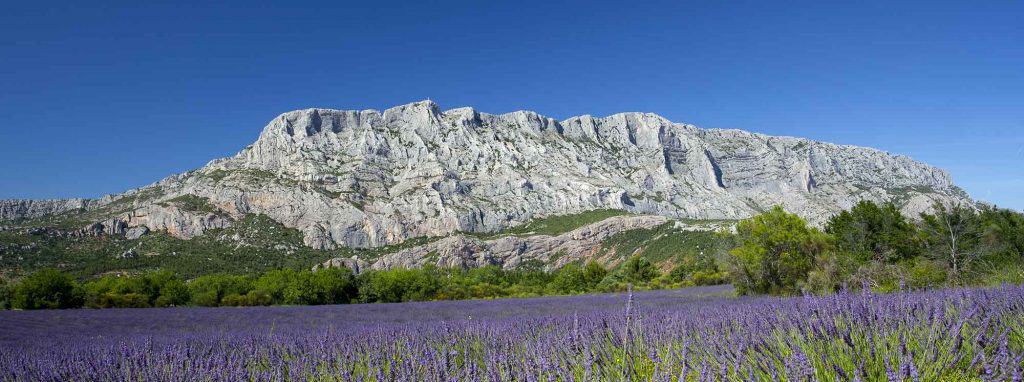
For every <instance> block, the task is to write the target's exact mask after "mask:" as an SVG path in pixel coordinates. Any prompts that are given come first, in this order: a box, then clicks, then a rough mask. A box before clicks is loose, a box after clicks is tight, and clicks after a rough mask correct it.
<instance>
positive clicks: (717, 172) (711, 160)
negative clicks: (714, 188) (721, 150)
mask: <svg viewBox="0 0 1024 382" xmlns="http://www.w3.org/2000/svg"><path fill="white" fill-rule="evenodd" d="M704 156H706V157H707V158H708V163H710V164H711V171H712V172H714V174H715V184H717V185H718V187H720V188H725V184H724V183H722V168H721V167H718V162H717V161H715V157H713V156H711V151H708V150H704Z"/></svg>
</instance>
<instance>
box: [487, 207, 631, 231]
mask: <svg viewBox="0 0 1024 382" xmlns="http://www.w3.org/2000/svg"><path fill="white" fill-rule="evenodd" d="M625 214H626V211H623V210H592V211H586V212H581V213H578V214H572V215H556V216H549V217H546V218H541V219H535V220H533V221H531V222H529V223H527V224H524V225H520V226H516V227H512V228H510V229H508V230H506V231H504V232H502V234H511V235H523V234H539V235H551V236H554V235H560V234H563V233H566V232H569V231H572V230H574V229H577V228H580V227H583V226H585V225H588V224H593V223H597V222H599V221H602V220H605V219H608V218H610V217H614V216H619V215H625Z"/></svg>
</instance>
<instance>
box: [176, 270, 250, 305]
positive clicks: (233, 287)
mask: <svg viewBox="0 0 1024 382" xmlns="http://www.w3.org/2000/svg"><path fill="white" fill-rule="evenodd" d="M188 289H189V293H190V294H191V295H192V303H193V304H195V305H199V306H220V305H221V303H222V302H223V301H222V300H223V299H224V298H225V297H227V296H233V295H234V296H242V295H246V294H248V293H249V291H251V290H252V289H253V288H252V279H250V278H249V277H246V276H233V275H225V274H217V275H208V276H200V277H198V278H196V279H195V280H192V282H190V283H189V284H188ZM237 299H238V297H231V298H230V299H229V302H232V303H234V302H237Z"/></svg>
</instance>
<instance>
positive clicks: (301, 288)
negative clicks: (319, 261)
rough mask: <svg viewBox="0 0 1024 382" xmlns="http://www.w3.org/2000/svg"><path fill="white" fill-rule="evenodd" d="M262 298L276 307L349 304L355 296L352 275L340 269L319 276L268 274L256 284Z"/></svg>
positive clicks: (323, 271)
mask: <svg viewBox="0 0 1024 382" xmlns="http://www.w3.org/2000/svg"><path fill="white" fill-rule="evenodd" d="M253 289H254V291H255V293H256V295H258V296H265V297H266V298H267V299H268V302H267V303H268V304H274V305H322V304H345V303H348V302H349V301H350V300H351V298H352V296H353V295H354V294H355V290H356V285H355V278H354V277H353V275H352V271H350V270H348V269H347V268H345V269H339V268H326V269H320V270H317V271H315V272H309V271H295V270H292V269H279V270H273V271H269V272H266V273H264V274H263V275H262V276H260V277H259V278H258V279H256V281H255V282H254V284H253Z"/></svg>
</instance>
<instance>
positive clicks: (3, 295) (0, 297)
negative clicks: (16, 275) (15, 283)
mask: <svg viewBox="0 0 1024 382" xmlns="http://www.w3.org/2000/svg"><path fill="white" fill-rule="evenodd" d="M10 308H11V286H10V285H8V283H7V280H4V279H0V310H4V309H10Z"/></svg>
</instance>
